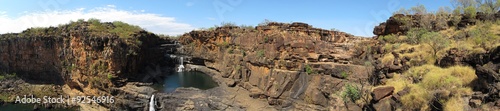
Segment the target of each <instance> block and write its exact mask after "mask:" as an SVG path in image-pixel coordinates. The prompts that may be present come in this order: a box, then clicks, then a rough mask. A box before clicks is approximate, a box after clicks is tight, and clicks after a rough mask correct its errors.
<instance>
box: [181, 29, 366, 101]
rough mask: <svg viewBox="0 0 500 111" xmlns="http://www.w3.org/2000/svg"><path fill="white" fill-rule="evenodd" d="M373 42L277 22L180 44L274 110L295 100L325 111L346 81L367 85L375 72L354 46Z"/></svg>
mask: <svg viewBox="0 0 500 111" xmlns="http://www.w3.org/2000/svg"><path fill="white" fill-rule="evenodd" d="M370 40H371V39H368V38H358V37H354V36H352V35H349V34H346V33H344V32H338V31H329V30H323V29H318V28H314V27H312V26H310V25H308V24H305V23H292V24H286V23H275V22H272V23H269V24H268V25H264V26H257V27H256V28H255V29H243V28H239V27H218V28H216V29H215V30H211V31H206V30H203V31H192V32H189V33H187V34H184V35H183V36H182V37H181V38H180V39H179V41H180V43H182V44H183V49H181V50H180V51H181V52H182V53H184V54H186V55H191V56H192V59H191V60H193V61H196V63H195V64H198V65H205V66H207V67H209V68H212V69H214V70H217V71H219V72H220V73H221V75H220V76H222V77H224V78H230V79H233V80H234V81H235V82H234V83H238V86H240V87H243V88H245V89H247V90H252V92H254V94H252V96H255V98H268V99H267V100H269V103H270V104H274V105H287V102H286V101H289V100H288V99H291V98H293V99H299V100H304V101H305V102H306V103H308V104H315V105H318V106H320V107H323V108H326V107H331V106H330V105H329V104H332V103H336V101H339V100H337V99H335V100H334V99H333V98H334V97H332V96H331V95H334V92H338V91H339V90H340V89H341V88H342V87H343V82H345V81H367V78H368V75H369V74H368V73H371V70H370V67H365V66H363V65H361V64H360V62H358V61H360V60H358V59H359V58H357V57H358V55H357V54H361V53H359V52H358V50H356V49H355V47H354V45H355V44H357V43H358V42H360V41H370ZM188 61H190V60H188ZM200 61H201V62H200ZM355 61H356V62H355ZM193 63H194V62H193ZM231 83H233V82H231ZM324 85H328V86H330V87H325V86H324ZM255 88H257V89H258V90H257V89H255ZM288 105H289V104H288ZM295 106H296V105H295Z"/></svg>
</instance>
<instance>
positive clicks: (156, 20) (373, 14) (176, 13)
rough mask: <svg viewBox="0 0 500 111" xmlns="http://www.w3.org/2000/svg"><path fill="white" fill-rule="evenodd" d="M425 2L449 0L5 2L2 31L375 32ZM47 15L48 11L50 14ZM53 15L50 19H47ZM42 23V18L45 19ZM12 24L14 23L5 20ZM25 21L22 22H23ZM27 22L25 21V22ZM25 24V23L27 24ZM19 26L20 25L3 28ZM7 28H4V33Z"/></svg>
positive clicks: (432, 5)
mask: <svg viewBox="0 0 500 111" xmlns="http://www.w3.org/2000/svg"><path fill="white" fill-rule="evenodd" d="M417 4H423V5H425V6H426V8H427V10H430V11H435V10H437V9H438V8H439V7H441V6H450V7H451V4H450V1H449V0H438V1H436V0H342V1H340V0H315V1H314V2H311V1H305V0H272V1H271V0H267V1H264V0H148V1H135V0H134V1H133V0H123V1H118V0H106V1H101V0H99V1H98V0H85V1H84V0H72V1H70V0H33V1H29V2H27V1H17V0H0V23H2V24H3V25H2V24H0V33H5V32H16V31H17V30H20V29H25V28H26V27H30V26H47V25H49V26H50V25H54V24H59V23H67V22H69V20H76V19H77V18H99V19H102V20H103V21H114V20H121V21H125V22H128V23H131V24H135V25H139V26H141V27H144V28H146V29H147V30H150V31H152V32H155V33H164V34H171V35H172V34H182V33H184V32H187V31H190V30H192V29H197V28H202V27H212V26H214V25H219V24H220V23H221V22H233V23H236V24H239V25H240V24H245V25H254V26H255V25H257V24H258V23H260V22H262V21H264V19H269V20H272V21H278V22H305V23H308V24H310V25H313V26H314V27H319V28H324V29H332V28H335V29H338V30H341V31H344V32H348V33H351V34H354V35H360V36H372V35H373V34H372V30H373V26H374V25H376V24H379V23H380V22H383V21H385V20H386V19H387V18H388V17H389V16H390V15H391V14H392V13H393V12H394V11H397V10H399V9H400V8H402V7H404V8H409V7H412V6H416V5H417ZM44 14H45V15H44ZM44 18H48V19H50V20H46V19H44ZM40 21H41V22H40ZM6 22H9V23H10V24H4V23H6ZM17 22H22V23H17ZM19 24H22V25H19ZM23 26H24V27H23ZM2 27H16V28H2ZM2 30H4V31H3V32H2Z"/></svg>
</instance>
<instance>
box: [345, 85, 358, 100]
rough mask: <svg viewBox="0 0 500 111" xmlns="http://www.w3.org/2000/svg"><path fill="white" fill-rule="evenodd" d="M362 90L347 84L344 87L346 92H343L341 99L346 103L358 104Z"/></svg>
mask: <svg viewBox="0 0 500 111" xmlns="http://www.w3.org/2000/svg"><path fill="white" fill-rule="evenodd" d="M360 92H361V91H360V89H358V88H357V87H356V86H354V85H351V84H346V85H345V86H344V91H342V94H341V97H342V99H343V100H344V102H347V101H351V102H356V101H357V100H359V99H361V94H360Z"/></svg>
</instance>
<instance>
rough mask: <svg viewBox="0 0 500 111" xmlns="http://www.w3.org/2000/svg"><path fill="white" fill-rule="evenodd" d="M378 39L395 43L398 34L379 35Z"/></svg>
mask: <svg viewBox="0 0 500 111" xmlns="http://www.w3.org/2000/svg"><path fill="white" fill-rule="evenodd" d="M378 39H379V40H381V41H385V42H388V43H395V42H397V40H398V36H397V35H394V34H390V35H385V36H380V37H379V38H378Z"/></svg>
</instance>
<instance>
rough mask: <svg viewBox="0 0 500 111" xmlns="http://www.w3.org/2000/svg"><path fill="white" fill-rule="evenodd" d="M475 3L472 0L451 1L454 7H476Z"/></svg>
mask: <svg viewBox="0 0 500 111" xmlns="http://www.w3.org/2000/svg"><path fill="white" fill-rule="evenodd" d="M476 3H477V2H476V1H474V0H451V4H452V5H453V6H454V7H469V6H474V5H476Z"/></svg>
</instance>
